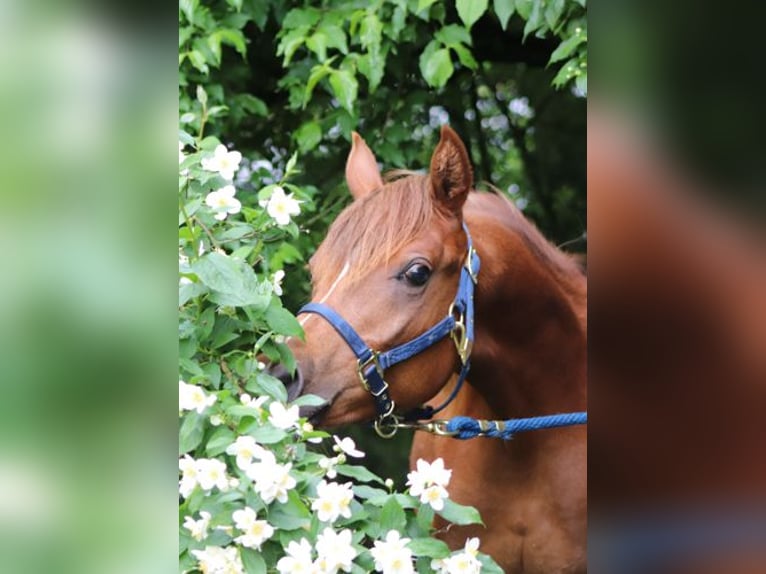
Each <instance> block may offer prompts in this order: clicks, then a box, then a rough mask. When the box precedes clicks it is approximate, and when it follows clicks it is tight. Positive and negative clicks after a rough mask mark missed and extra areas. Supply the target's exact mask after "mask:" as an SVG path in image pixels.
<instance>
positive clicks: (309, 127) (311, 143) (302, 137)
mask: <svg viewBox="0 0 766 574" xmlns="http://www.w3.org/2000/svg"><path fill="white" fill-rule="evenodd" d="M293 135H294V137H295V140H296V141H297V142H298V147H299V148H300V150H301V152H307V151H310V150H313V149H314V148H315V147H316V146H317V145H318V144H319V142H320V141H322V128H321V126H320V125H319V122H315V121H313V120H311V121H308V122H305V123H304V124H303V125H302V126H301V127H299V128H298V129H297V130H296V132H295V134H293Z"/></svg>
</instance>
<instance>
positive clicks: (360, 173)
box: [346, 132, 383, 199]
mask: <svg viewBox="0 0 766 574" xmlns="http://www.w3.org/2000/svg"><path fill="white" fill-rule="evenodd" d="M346 183H347V184H348V188H349V189H350V190H351V195H353V196H354V199H359V198H362V197H364V196H365V195H367V194H368V193H370V192H371V191H373V190H375V189H378V188H379V187H383V179H382V178H381V177H380V169H378V162H377V161H376V160H375V156H374V155H373V154H372V151H370V148H368V147H367V144H366V143H365V142H364V140H363V139H362V136H360V135H359V134H358V133H356V132H351V151H350V152H349V153H348V159H347V160H346Z"/></svg>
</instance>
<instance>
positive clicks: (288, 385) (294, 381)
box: [266, 364, 330, 424]
mask: <svg viewBox="0 0 766 574" xmlns="http://www.w3.org/2000/svg"><path fill="white" fill-rule="evenodd" d="M266 372H267V373H268V374H269V375H271V376H272V377H274V378H276V379H279V380H280V381H282V384H283V385H284V386H285V389H287V402H289V403H291V402H293V401H294V400H295V399H297V398H298V397H300V396H301V395H302V394H303V391H304V387H305V384H306V381H305V378H304V375H303V372H302V371H301V368H300V366H296V368H295V374H294V375H293V374H291V373H290V371H288V370H287V369H286V368H285V367H284V366H283V365H281V364H277V365H270V366H269V367H267V369H266ZM329 407H330V401H327V402H326V403H324V404H322V405H318V406H304V407H300V410H299V413H300V416H301V417H304V418H307V419H308V420H309V422H311V423H312V424H316V423H318V422H319V419H321V416H322V415H323V414H324V412H325V411H326V410H327V409H328V408H329Z"/></svg>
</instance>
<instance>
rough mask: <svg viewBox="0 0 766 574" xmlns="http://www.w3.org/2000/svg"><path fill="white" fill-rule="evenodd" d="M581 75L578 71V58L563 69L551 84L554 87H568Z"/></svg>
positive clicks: (573, 59) (570, 61)
mask: <svg viewBox="0 0 766 574" xmlns="http://www.w3.org/2000/svg"><path fill="white" fill-rule="evenodd" d="M579 73H580V72H579V70H578V69H577V58H576V57H575V58H572V59H571V60H569V61H568V62H567V63H566V64H564V65H563V66H562V67H561V69H560V70H559V72H558V74H556V77H555V78H553V81H552V82H551V83H552V84H553V85H554V87H556V88H561V87H562V86H565V85H567V84H568V83H569V82H570V81H571V80H574V79H575V78H576V76H578V75H579Z"/></svg>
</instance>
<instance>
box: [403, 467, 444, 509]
mask: <svg viewBox="0 0 766 574" xmlns="http://www.w3.org/2000/svg"><path fill="white" fill-rule="evenodd" d="M451 477H452V471H451V470H447V469H446V468H444V460H442V459H441V458H437V459H436V460H435V461H433V463H431V464H429V463H428V462H426V461H425V460H423V459H422V458H421V459H418V462H417V464H416V470H413V471H412V472H410V473H409V474H407V486H409V487H410V494H411V495H412V496H420V502H421V503H423V504H425V503H429V504H431V506H432V507H433V508H434V509H435V510H441V508H443V507H444V503H443V502H442V501H441V499H443V498H446V497H447V491H446V487H447V485H448V484H449V481H450V478H451ZM433 486H437V487H440V489H435V490H430V491H429V492H428V493H427V494H426V491H427V490H429V488H430V487H433ZM434 504H436V505H438V506H439V508H437V507H436V506H434Z"/></svg>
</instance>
